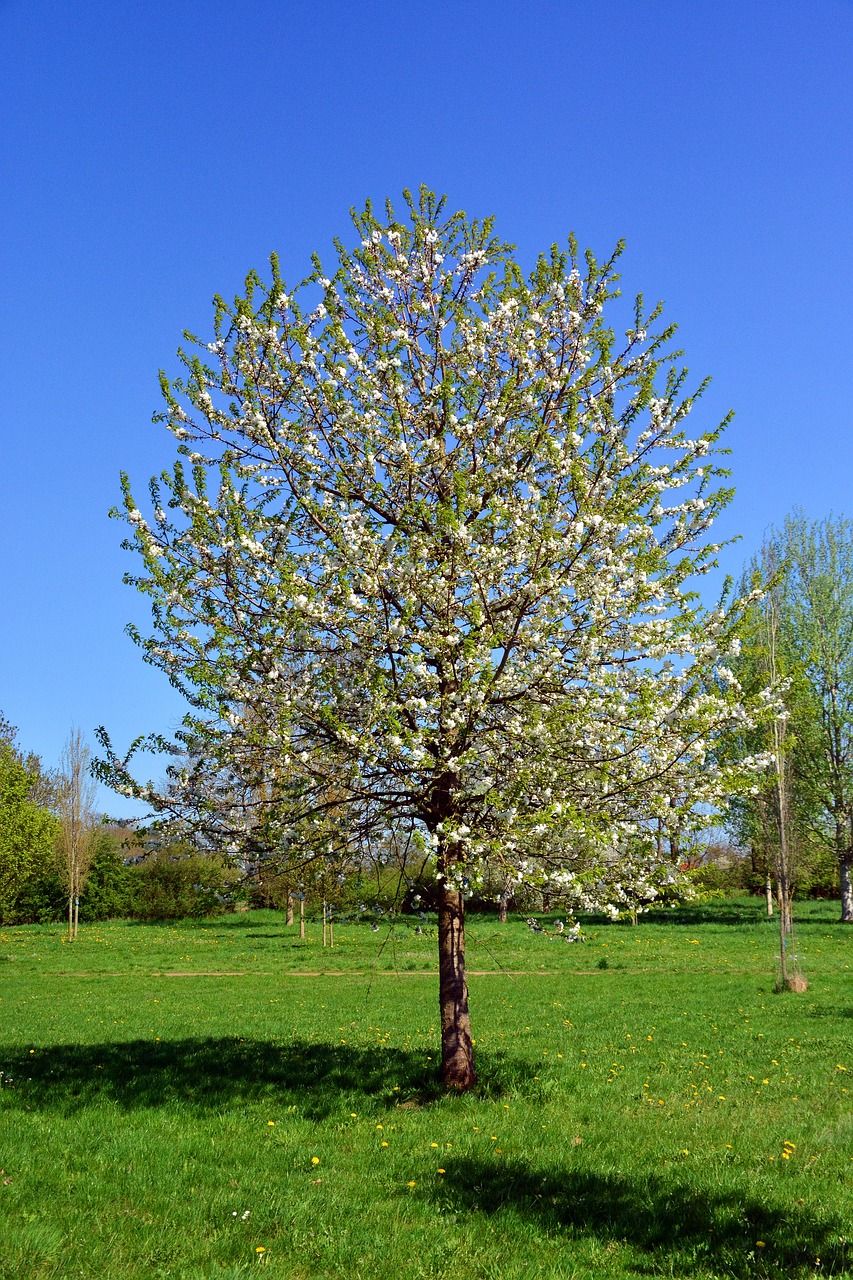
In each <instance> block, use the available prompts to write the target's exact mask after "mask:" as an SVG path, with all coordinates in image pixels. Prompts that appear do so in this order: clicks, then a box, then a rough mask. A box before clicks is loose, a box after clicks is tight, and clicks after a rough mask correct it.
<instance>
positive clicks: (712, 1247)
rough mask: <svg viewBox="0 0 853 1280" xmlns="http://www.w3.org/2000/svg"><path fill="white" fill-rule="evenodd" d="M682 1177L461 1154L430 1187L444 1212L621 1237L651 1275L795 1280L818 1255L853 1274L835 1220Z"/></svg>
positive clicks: (828, 1268) (550, 1230) (825, 1266)
mask: <svg viewBox="0 0 853 1280" xmlns="http://www.w3.org/2000/svg"><path fill="white" fill-rule="evenodd" d="M676 1178H677V1175H676V1174H672V1175H670V1176H663V1175H660V1174H656V1173H647V1174H646V1175H645V1176H644V1177H632V1176H627V1175H622V1174H619V1173H606V1174H605V1173H596V1172H594V1171H590V1170H580V1169H579V1170H569V1169H552V1170H543V1169H539V1170H537V1169H535V1168H533V1167H532V1166H530V1165H527V1164H525V1163H523V1162H521V1161H508V1160H503V1161H501V1162H500V1163H498V1162H497V1161H493V1162H492V1161H486V1160H474V1159H464V1160H459V1161H454V1162H453V1163H452V1164H451V1163H450V1162H449V1161H448V1167H447V1170H446V1172H445V1174H444V1176H443V1177H442V1178H441V1181H440V1183H439V1184H438V1187H437V1188H436V1190H435V1192H434V1193H432V1194H435V1196H436V1198H437V1199H439V1200H440V1201H441V1203H442V1206H443V1207H444V1208H445V1210H447V1209H451V1210H456V1211H457V1212H458V1211H459V1210H467V1211H469V1212H480V1213H487V1214H505V1215H508V1216H510V1217H511V1216H513V1215H515V1216H520V1217H522V1218H524V1219H526V1220H527V1221H530V1220H533V1221H535V1222H536V1223H537V1224H538V1226H539V1227H540V1228H541V1229H542V1230H543V1231H544V1232H546V1233H547V1234H548V1235H550V1236H552V1237H554V1238H556V1239H562V1240H564V1241H565V1242H566V1243H567V1244H568V1243H569V1242H570V1241H571V1240H580V1239H584V1238H586V1239H588V1238H590V1237H593V1238H595V1239H597V1240H601V1241H605V1242H621V1243H623V1244H624V1245H626V1246H627V1247H628V1248H629V1249H631V1250H633V1251H635V1252H636V1253H638V1254H639V1255H640V1258H639V1259H638V1260H636V1261H634V1266H637V1267H638V1269H639V1270H641V1271H645V1272H646V1273H647V1274H650V1275H658V1274H661V1273H663V1274H666V1275H694V1276H695V1275H711V1274H713V1275H726V1276H733V1277H741V1276H743V1277H746V1276H756V1275H758V1276H762V1275H767V1276H770V1275H775V1276H780V1275H781V1276H785V1277H786V1280H792V1278H793V1277H799V1276H806V1275H809V1276H811V1275H813V1274H814V1272H815V1269H816V1265H817V1264H816V1259H820V1265H819V1268H818V1269H819V1270H820V1272H821V1274H824V1275H832V1274H838V1273H840V1272H844V1274H847V1272H846V1270H845V1264H846V1263H847V1262H848V1261H849V1258H850V1247H849V1243H848V1241H847V1240H846V1238H845V1235H844V1234H843V1233H842V1232H843V1224H841V1223H839V1222H838V1221H837V1220H834V1219H831V1218H828V1217H823V1218H821V1217H816V1216H815V1215H813V1214H811V1213H809V1212H807V1211H806V1210H804V1209H800V1208H797V1207H790V1208H784V1207H780V1206H778V1205H773V1204H766V1203H762V1202H761V1201H759V1200H757V1199H755V1198H754V1197H750V1196H745V1195H742V1194H740V1193H738V1192H734V1191H709V1190H707V1189H704V1188H697V1187H696V1186H695V1185H693V1186H685V1185H683V1184H681V1183H679V1182H678V1181H677V1180H676ZM428 1194H430V1193H428ZM759 1240H760V1241H762V1242H763V1245H762V1246H759V1245H757V1243H756V1242H757V1241H759ZM555 1260H556V1259H555Z"/></svg>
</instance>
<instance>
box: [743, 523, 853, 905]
mask: <svg viewBox="0 0 853 1280" xmlns="http://www.w3.org/2000/svg"><path fill="white" fill-rule="evenodd" d="M749 572H750V574H758V575H759V576H760V577H763V579H764V580H765V581H766V582H768V583H769V584H770V586H769V588H768V591H767V593H766V595H765V597H764V599H763V601H762V602H761V603H757V604H755V605H754V606H753V607H752V619H751V622H750V623H749V625H748V627H747V629H746V630H745V632H744V635H745V638H746V641H745V645H744V650H743V653H742V655H741V657H740V658H739V660H738V664H737V672H738V676H739V678H740V680H741V681H742V682H743V683H744V685H745V686H746V687H757V686H758V684H759V683H760V682H761V681H762V680H765V679H766V674H767V672H768V671H769V670H770V667H771V665H773V664H774V663H775V665H776V666H777V667H778V668H779V669H780V673H781V675H783V676H784V678H785V680H786V682H787V686H788V688H787V692H786V694H785V702H786V707H787V729H786V730H785V736H786V738H787V742H786V744H785V750H784V758H785V762H786V767H785V779H786V787H787V791H788V810H789V814H790V821H789V826H790V841H789V844H790V849H789V855H790V856H789V864H790V865H789V870H790V872H791V880H792V883H794V882H795V881H796V880H798V879H799V880H803V878H804V877H806V878H808V877H809V875H811V876H812V879H815V878H819V872H820V864H821V862H822V861H823V858H824V857H825V855H826V854H828V853H829V854H831V855H832V859H833V861H834V864H835V868H836V872H837V874H838V877H839V880H840V886H841V918H842V920H843V921H845V922H850V921H853V887H851V872H850V867H851V860H853V524H851V522H850V521H848V520H846V519H844V518H839V517H832V516H830V517H827V518H826V519H824V520H821V521H810V520H808V519H807V518H806V516H805V515H803V514H802V513H801V512H795V513H794V514H793V515H791V516H789V517H788V518H787V519H786V520H785V522H784V524H783V525H782V527H781V528H780V529H774V530H771V532H770V534H769V536H768V539H767V542H766V544H765V546H764V548H763V549H762V552H761V554H760V556H759V557H757V558H756V559H755V560H754V561H753V563H752V565H751V568H750V571H749ZM770 612H772V613H773V615H774V618H775V621H774V623H773V626H772V635H771V625H770V624H771V619H770ZM771 641H772V643H771ZM760 736H761V734H760V732H759V734H758V737H759V738H760ZM756 741H757V739H756V737H755V736H753V739H752V741H751V744H749V745H751V746H753V747H755V745H756ZM774 805H775V801H774V802H773V804H771V805H770V807H769V808H768V801H767V797H766V796H764V795H763V793H759V795H758V796H757V797H756V798H755V799H754V800H751V801H750V800H740V801H737V802H736V804H735V810H736V820H737V821H738V822H739V823H740V825H741V828H742V832H743V834H744V835H745V836H746V838H747V840H749V841H751V842H752V844H753V846H754V847H755V846H757V847H759V848H760V847H761V845H762V844H763V845H764V847H765V848H767V849H768V850H770V851H771V861H772V860H774V859H775V860H776V863H777V864H778V839H776V838H774V837H773V835H772V834H770V835H768V824H770V826H772V825H774V824H775V823H776V822H777V818H776V810H775V808H774Z"/></svg>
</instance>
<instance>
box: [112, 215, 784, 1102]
mask: <svg viewBox="0 0 853 1280" xmlns="http://www.w3.org/2000/svg"><path fill="white" fill-rule="evenodd" d="M405 198H406V206H407V208H406V216H405V217H404V218H403V219H400V218H398V217H397V215H396V214H395V212H394V210H393V209H392V208H391V206H390V205H389V206H387V208H386V210H385V214H384V216H379V214H378V213H377V212H376V211H375V210H374V208H373V207H371V206H370V205H368V206H367V207H366V208H365V210H364V211H362V212H356V213H354V214H353V222H354V225H355V228H356V231H357V237H358V243H356V244H355V246H354V247H353V248H351V249H349V248H346V247H344V245H343V244H340V243H337V244H336V263H335V268H334V271H332V272H331V273H330V274H328V275H327V274H326V273H325V271H324V268H323V266H322V264H321V262H320V261H319V259H315V260H314V269H313V271H312V272H311V274H310V275H309V277H308V279H307V280H306V281H304V282H303V284H302V285H301V286H299V288H297V289H293V290H291V289H288V287H287V286H286V285H285V283H284V281H283V279H282V277H281V275H280V269H279V264H278V261H277V260H276V259H275V258H273V259H272V272H271V279H270V280H269V281H268V282H266V283H265V282H264V281H263V280H262V279H261V278H260V277H259V276H257V275H256V274H254V273H252V274H250V275H249V277H248V278H247V281H246V288H245V292H244V294H243V295H242V296H240V297H238V298H237V299H236V300H235V302H234V303H233V305H228V304H226V303H225V302H224V301H223V300H222V299H221V298H217V299H216V301H215V314H214V321H213V337H212V340H211V341H210V342H209V343H202V342H201V341H199V340H198V339H196V338H194V337H193V336H192V335H186V336H187V341H188V347H187V349H186V350H184V351H182V352H181V358H182V360H183V363H184V366H185V374H184V376H183V377H182V378H179V379H175V380H170V379H168V378H167V377H166V376H165V375H161V385H162V390H163V395H164V397H165V410H164V411H163V412H162V414H160V415H159V420H161V421H162V422H164V423H165V424H166V426H167V427H168V429H169V430H170V431H171V433H172V435H173V436H174V437H175V439H176V441H177V447H178V452H179V454H180V457H179V459H178V460H177V461H176V463H175V464H174V466H173V468H172V470H171V471H168V472H165V473H164V474H163V475H162V476H161V477H160V478H159V479H156V480H154V481H152V482H151V488H150V492H151V510H150V511H149V512H148V513H147V514H143V512H142V511H141V510H140V509H139V507H138V505H137V503H136V501H135V498H134V496H133V493H132V490H131V487H130V484H129V482H128V481H127V479H125V481H124V494H125V507H124V516H125V518H126V519H127V520H128V521H129V522H130V525H131V527H132V537H131V539H130V542H129V545H130V546H131V547H132V548H135V549H136V550H137V551H138V552H139V553H140V555H141V557H142V560H143V569H142V572H141V573H140V574H139V575H138V576H136V577H134V578H132V579H131V581H133V582H135V584H136V585H137V587H138V588H139V589H140V590H141V591H143V592H144V593H146V594H148V595H149V596H150V597H151V599H152V604H153V619H154V629H153V634H152V635H150V636H142V635H139V634H135V638H136V639H137V641H138V642H139V643H140V645H141V646H142V647H143V649H144V651H145V657H146V659H147V660H148V661H149V662H151V663H153V664H154V665H156V666H158V667H160V668H162V669H163V670H164V671H165V672H166V673H167V674H168V675H169V677H170V679H171V680H172V682H173V683H174V684H175V685H176V686H177V687H178V688H179V689H181V690H182V691H183V692H184V694H185V695H186V696H187V698H188V700H189V703H190V707H191V710H190V712H189V713H188V715H187V718H186V720H185V722H184V726H183V729H182V731H181V733H180V735H179V740H178V741H177V742H176V743H174V744H172V745H171V748H170V749H171V750H173V751H175V752H176V753H178V754H176V757H175V760H174V763H173V765H172V766H171V767H170V769H169V782H168V785H166V786H165V787H160V788H156V787H153V786H152V785H151V784H141V783H139V782H137V781H136V780H135V778H134V775H133V772H132V767H131V760H130V755H129V756H128V757H126V758H124V759H120V758H119V757H118V756H117V754H116V753H115V752H114V751H113V749H112V748H111V747H110V744H109V739H108V738H107V737H106V735H105V734H104V735H102V742H103V743H104V745H105V747H106V754H105V758H104V760H103V761H102V762H101V765H100V770H101V776H102V777H104V778H105V779H107V780H109V781H110V782H111V783H112V785H113V786H116V787H117V788H119V789H121V790H123V791H125V792H127V793H129V794H133V795H136V796H138V797H142V798H144V799H146V800H147V801H148V802H149V803H150V804H151V805H152V806H153V807H154V808H155V809H156V810H158V811H159V812H160V813H161V814H163V815H172V816H178V817H180V818H181V819H182V820H183V821H184V822H189V823H191V824H192V825H193V827H194V828H195V829H196V830H197V831H199V832H201V833H203V836H204V838H205V839H208V840H218V841H220V842H222V843H224V844H226V845H227V846H228V847H230V848H232V849H234V850H235V851H239V850H241V849H242V847H243V846H244V844H245V842H246V841H247V840H248V841H251V842H253V843H254V846H255V847H256V848H263V849H264V850H265V851H266V853H267V855H268V856H269V857H271V858H273V859H278V860H279V861H280V862H283V863H286V862H287V861H288V859H289V860H290V862H291V864H293V865H296V864H298V863H299V861H300V860H303V861H304V860H308V859H309V858H324V859H328V860H330V861H334V860H340V859H342V858H345V857H346V856H347V851H348V850H349V851H350V852H351V851H352V850H355V849H358V848H362V847H364V844H365V842H367V843H369V842H370V840H371V839H372V838H376V839H378V838H379V837H380V836H381V833H383V832H387V831H388V830H390V829H391V828H394V829H395V830H405V831H406V832H407V833H408V834H407V839H409V838H410V839H411V840H412V841H413V842H414V845H415V846H417V847H418V848H419V849H420V851H421V854H422V857H423V859H424V863H425V866H426V867H427V868H428V869H429V871H430V873H431V875H432V877H433V881H434V886H435V890H436V897H437V901H438V919H439V928H438V939H439V988H440V1006H441V1030H442V1072H443V1079H444V1081H445V1083H446V1085H447V1086H448V1087H451V1088H455V1089H465V1088H468V1087H470V1086H471V1085H472V1084H473V1083H474V1081H475V1079H476V1077H475V1072H474V1063H473V1054H472V1046H471V1032H470V1020H469V1013H468V991H467V986H466V981H465V952H464V903H465V898H466V896H467V895H468V894H469V893H470V892H472V891H473V890H474V889H476V888H477V887H478V885H480V884H481V883H482V882H483V880H484V879H485V878H486V877H489V878H490V880H491V882H492V883H495V882H500V883H501V884H503V885H505V886H511V885H521V884H524V885H528V886H534V887H539V888H542V889H543V890H546V891H547V892H549V893H552V894H558V895H560V896H561V898H562V899H563V901H564V902H565V904H566V910H568V911H571V910H572V909H578V908H584V907H586V908H589V907H591V906H594V907H602V906H603V907H607V906H608V905H610V906H611V908H612V909H613V910H618V909H619V908H620V905H624V903H625V902H626V901H628V900H629V899H630V894H629V893H628V892H627V889H626V884H625V883H622V881H625V880H626V879H627V880H630V879H631V878H632V877H636V876H637V875H640V876H641V878H642V882H643V885H646V886H651V885H652V884H653V883H663V882H665V881H667V880H668V879H672V869H671V867H669V861H671V858H670V853H669V850H670V844H669V842H668V841H666V840H661V831H662V830H670V829H673V828H674V826H675V825H678V827H679V829H683V828H684V827H685V824H689V823H690V822H692V821H694V820H695V817H696V814H697V811H698V809H701V808H703V807H707V806H711V805H713V804H714V803H715V802H716V801H717V800H718V799H719V798H720V796H721V795H722V794H724V793H725V792H726V791H729V790H731V789H732V788H733V787H735V786H737V785H739V780H740V779H741V778H742V777H743V776H744V775H745V774H748V772H749V769H750V768H751V767H756V766H757V764H758V763H759V762H756V761H752V762H746V764H744V763H743V762H741V763H740V764H738V765H737V766H735V765H731V764H729V765H726V764H720V763H719V762H717V761H716V760H715V757H714V755H713V753H712V752H711V751H710V750H709V745H710V743H711V742H712V740H713V737H714V735H715V734H716V733H717V732H718V731H719V730H720V729H721V728H723V727H726V728H731V727H732V725H733V724H736V723H738V722H741V721H742V722H747V721H748V719H749V717H750V715H751V714H752V713H751V711H750V709H749V708H747V707H746V706H745V705H744V700H743V698H742V696H741V693H740V689H739V686H738V684H737V681H736V679H735V677H734V675H733V673H732V672H731V670H730V669H729V668H728V667H727V665H726V654H727V653H729V652H730V651H732V649H733V648H735V647H736V638H735V631H736V626H737V619H738V616H739V612H738V608H737V607H736V606H729V605H726V603H725V602H723V603H721V604H720V605H719V606H718V607H716V608H712V609H709V610H706V609H704V608H703V607H702V605H701V604H700V601H699V599H698V596H697V595H696V593H695V583H694V580H695V578H696V576H697V575H702V574H703V573H706V572H707V571H708V570H709V569H710V568H712V567H713V565H714V563H715V559H714V557H715V553H716V551H717V550H718V546H717V545H716V544H715V543H713V542H712V541H710V540H709V529H710V526H711V524H712V522H713V519H714V517H715V516H716V514H717V513H718V512H719V510H720V508H721V507H722V506H723V505H724V504H725V503H726V502H727V500H728V498H729V496H730V491H729V490H728V489H727V488H726V487H725V484H724V483H723V480H724V477H725V476H726V474H727V473H726V472H725V471H724V470H722V469H721V467H720V465H719V460H718V455H719V453H720V450H719V448H718V440H719V434H720V431H721V430H722V427H717V428H715V429H713V430H709V431H706V432H704V433H702V434H699V435H697V436H695V437H691V436H689V435H688V434H687V432H686V424H685V420H686V418H687V415H688V413H689V411H690V409H691V408H692V406H693V403H694V400H695V394H688V393H686V390H685V387H686V376H687V375H686V371H685V370H683V369H681V368H679V366H678V363H677V360H678V355H679V353H677V352H672V351H671V349H670V343H671V338H672V334H673V329H672V327H667V326H663V327H661V326H659V325H658V321H659V319H660V308H659V307H658V308H655V309H654V310H652V311H651V313H650V314H646V313H645V311H644V308H643V302H642V299H638V301H637V303H636V307H635V309H634V312H633V318H632V322H631V325H630V327H629V329H628V332H627V334H626V336H625V338H624V340H621V341H618V342H617V339H616V337H615V335H614V333H613V331H612V330H611V329H610V328H609V327H608V325H607V323H606V322H605V318H604V311H605V308H606V307H607V305H608V304H609V303H610V304H611V305H615V304H613V299H614V298H615V296H616V294H617V292H618V290H617V285H616V281H617V276H616V274H615V266H616V260H617V258H618V254H619V252H620V250H621V246H620V249H617V252H616V254H614V255H613V257H612V258H611V259H609V260H608V261H606V262H604V263H603V264H599V263H598V262H596V260H595V259H594V258H593V256H592V255H591V254H589V253H587V254H586V255H585V257H583V258H581V257H579V255H578V252H577V248H576V245H575V244H574V242H573V241H569V245H568V249H567V250H566V251H563V250H561V249H559V248H556V247H555V248H553V249H552V250H551V251H550V252H549V253H548V254H545V255H543V256H541V257H540V258H539V259H538V260H537V261H536V263H535V265H534V267H533V270H532V272H531V273H530V274H529V276H525V274H524V273H523V272H522V270H521V268H520V267H519V265H518V263H517V262H516V260H515V259H514V257H513V255H512V250H511V246H508V245H506V244H504V243H502V242H501V241H500V240H498V239H497V238H496V236H495V234H494V229H493V225H492V222H491V221H490V220H486V221H482V222H480V221H474V220H470V219H468V218H467V217H466V216H465V215H464V214H462V213H455V214H452V215H448V214H447V213H446V210H445V206H444V202H443V201H442V200H439V199H437V198H436V197H435V196H434V195H433V194H432V193H430V192H428V191H426V190H422V191H421V193H420V197H419V198H412V197H410V196H409V195H408V193H407V194H406V197H405ZM699 390H701V388H699ZM724 425H725V423H724V424H723V426H724ZM134 745H135V747H138V746H146V745H147V746H151V747H152V748H155V749H163V748H164V747H168V746H169V744H167V743H164V742H163V741H162V740H160V739H156V738H155V739H150V740H147V742H142V741H141V740H140V741H139V742H138V743H137V744H134ZM131 754H132V753H131ZM259 794H263V797H264V799H263V805H262V806H259V802H258V801H257V797H258V795H259ZM620 867H621V868H622V869H623V874H622V877H621V880H620ZM637 868H639V869H640V870H639V871H638V870H637ZM652 891H653V890H652ZM614 904H615V905H614Z"/></svg>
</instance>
